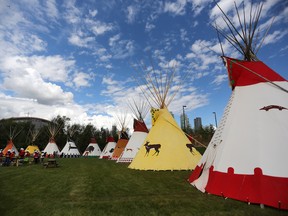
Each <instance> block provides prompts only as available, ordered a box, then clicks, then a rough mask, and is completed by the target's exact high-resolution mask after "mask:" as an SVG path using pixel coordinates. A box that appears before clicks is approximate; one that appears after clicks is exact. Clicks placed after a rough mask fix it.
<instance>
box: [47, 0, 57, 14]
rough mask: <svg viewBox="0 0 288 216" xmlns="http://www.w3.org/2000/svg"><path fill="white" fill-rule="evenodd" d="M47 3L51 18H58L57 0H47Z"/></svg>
mask: <svg viewBox="0 0 288 216" xmlns="http://www.w3.org/2000/svg"><path fill="white" fill-rule="evenodd" d="M45 3H46V7H47V9H46V14H47V16H48V17H51V18H54V19H55V18H58V15H59V12H58V9H57V5H56V0H47V1H45Z"/></svg>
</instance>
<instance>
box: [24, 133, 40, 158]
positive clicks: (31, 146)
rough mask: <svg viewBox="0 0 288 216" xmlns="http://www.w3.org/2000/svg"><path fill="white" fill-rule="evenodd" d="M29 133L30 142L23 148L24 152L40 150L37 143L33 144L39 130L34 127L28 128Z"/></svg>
mask: <svg viewBox="0 0 288 216" xmlns="http://www.w3.org/2000/svg"><path fill="white" fill-rule="evenodd" d="M29 134H30V136H31V144H30V145H28V146H27V148H26V149H25V152H29V153H30V154H33V153H34V152H35V151H38V152H40V149H39V147H38V146H37V145H35V141H36V139H37V137H38V136H39V134H40V130H39V129H35V128H34V129H30V130H29Z"/></svg>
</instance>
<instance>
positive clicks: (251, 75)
mask: <svg viewBox="0 0 288 216" xmlns="http://www.w3.org/2000/svg"><path fill="white" fill-rule="evenodd" d="M224 58H225V59H226V62H227V71H228V76H229V80H230V84H231V86H232V88H233V89H234V87H236V86H247V85H253V84H257V83H261V82H267V80H269V81H271V82H274V81H286V80H285V79H284V78H283V77H282V76H280V75H279V74H278V73H276V72H275V71H273V70H272V69H271V68H269V67H268V66H267V65H265V64H264V63H263V62H261V61H252V62H251V61H241V60H237V59H232V58H228V57H224ZM255 73H256V74H255ZM257 74H258V75H257ZM263 77H264V78H265V79H266V80H265V79H264V78H263Z"/></svg>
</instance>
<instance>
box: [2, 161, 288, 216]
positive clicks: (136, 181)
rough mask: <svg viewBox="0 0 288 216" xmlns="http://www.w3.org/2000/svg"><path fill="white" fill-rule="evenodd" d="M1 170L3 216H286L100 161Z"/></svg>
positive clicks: (180, 178) (167, 175) (177, 179)
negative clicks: (52, 166)
mask: <svg viewBox="0 0 288 216" xmlns="http://www.w3.org/2000/svg"><path fill="white" fill-rule="evenodd" d="M58 163H59V164H60V167H59V168H46V169H45V168H43V166H42V165H29V166H22V167H0V176H1V178H0V215H1V216H4V215H9V216H10V215H12V216H14V215H15V216H16V215H21V216H25V215H30V216H31V215H57V216H58V215H61V216H62V215H85V216H89V215H133V216H134V215H213V216H214V215H221V216H222V215H239V216H240V215H245V216H249V215H267V216H268V215H269V216H270V215H288V212H286V211H279V210H277V209H273V208H269V207H265V208H264V209H261V208H260V207H259V205H247V204H246V203H243V202H239V201H235V200H230V199H227V200H225V199H223V198H221V197H218V196H214V195H208V194H203V193H201V192H200V191H198V190H196V189H195V188H194V187H192V186H191V185H190V184H188V182H187V180H186V179H187V178H188V177H189V175H190V173H191V171H174V172H171V171H165V172H164V171H160V172H156V171H137V170H131V169H128V168H127V164H116V163H115V162H114V161H107V160H99V159H98V158H71V159H68V158H67V159H58Z"/></svg>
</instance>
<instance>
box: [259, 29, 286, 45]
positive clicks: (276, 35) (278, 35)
mask: <svg viewBox="0 0 288 216" xmlns="http://www.w3.org/2000/svg"><path fill="white" fill-rule="evenodd" d="M287 34H288V30H287V29H286V30H284V31H280V30H276V31H274V32H273V33H271V34H268V35H267V36H266V37H265V39H264V42H263V45H267V44H273V43H277V42H278V41H279V40H281V39H282V38H283V37H284V36H286V35H287Z"/></svg>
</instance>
